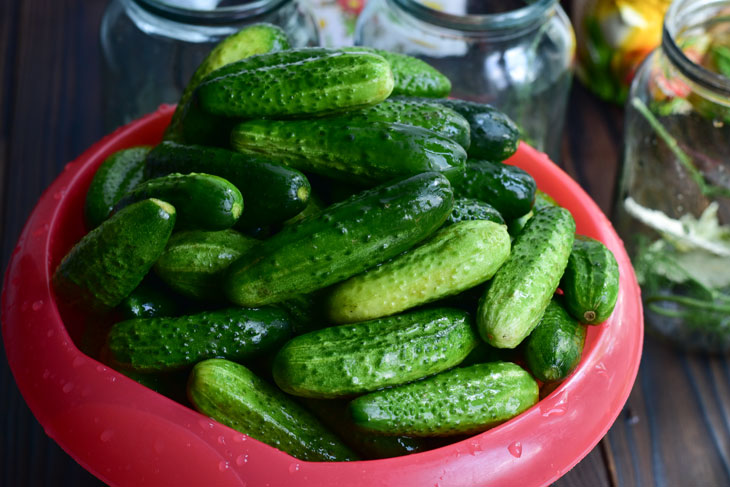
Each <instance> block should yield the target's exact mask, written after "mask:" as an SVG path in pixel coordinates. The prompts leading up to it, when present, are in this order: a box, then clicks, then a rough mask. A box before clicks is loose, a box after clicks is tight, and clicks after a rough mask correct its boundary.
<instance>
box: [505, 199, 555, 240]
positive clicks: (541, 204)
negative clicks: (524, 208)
mask: <svg viewBox="0 0 730 487" xmlns="http://www.w3.org/2000/svg"><path fill="white" fill-rule="evenodd" d="M546 206H560V205H559V204H558V203H557V202H556V201H555V200H554V199H553V198H552V197H551V196H550V195H549V194H546V193H543V192H542V191H540V190H539V189H538V190H537V191H535V203H534V204H533V206H532V210H530V211H529V212H528V213H526V214H524V215H522V216H521V217H519V218H517V219H516V220H512V221H510V222H509V223H508V224H507V229H508V230H509V234H510V235H511V236H512V238H514V237H516V236H517V235H519V233H520V232H521V231H522V229H523V228H525V225H527V221H528V220H529V219H530V218H532V215H534V214H535V213H534V212H535V211H537V210H539V209H540V208H545V207H546Z"/></svg>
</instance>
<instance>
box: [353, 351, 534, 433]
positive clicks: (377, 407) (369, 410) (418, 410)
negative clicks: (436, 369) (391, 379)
mask: <svg viewBox="0 0 730 487" xmlns="http://www.w3.org/2000/svg"><path fill="white" fill-rule="evenodd" d="M538 393H539V391H538V387H537V382H535V379H533V378H532V377H531V376H530V374H529V373H527V372H526V371H525V370H523V369H522V368H521V367H520V366H519V365H515V364H513V363H509V362H492V363H488V364H477V365H472V366H471V367H464V368H456V369H454V370H450V371H448V372H443V373H441V374H438V375H435V376H433V377H429V378H428V379H424V380H421V381H418V382H414V383H412V384H407V385H404V386H399V387H394V388H392V389H386V390H383V391H378V392H374V393H372V394H368V395H365V396H362V397H359V398H357V399H355V400H354V401H352V402H351V403H350V413H351V414H352V417H353V419H354V420H355V424H357V425H358V426H359V427H361V428H364V429H366V430H368V431H379V432H382V433H384V434H389V435H409V436H445V435H454V434H460V433H476V432H479V431H483V430H485V429H487V428H489V427H491V426H495V425H497V424H500V423H503V422H504V421H507V420H508V419H510V418H512V417H514V416H517V415H518V414H520V413H521V412H522V411H524V410H526V409H528V408H529V407H531V406H533V405H534V404H536V403H537V401H538Z"/></svg>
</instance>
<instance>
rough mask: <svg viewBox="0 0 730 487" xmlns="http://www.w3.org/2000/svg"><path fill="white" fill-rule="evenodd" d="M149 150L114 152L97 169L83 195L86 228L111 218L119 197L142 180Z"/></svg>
mask: <svg viewBox="0 0 730 487" xmlns="http://www.w3.org/2000/svg"><path fill="white" fill-rule="evenodd" d="M150 149H151V147H147V146H143V147H132V148H130V149H122V150H120V151H117V152H115V153H114V154H112V155H111V156H109V157H107V158H106V160H105V161H104V162H103V163H102V164H101V166H99V169H97V170H96V173H94V179H92V180H91V186H89V190H88V191H87V193H86V204H85V206H84V213H85V216H86V224H87V225H88V226H89V228H95V227H97V226H99V225H100V224H101V222H103V221H104V220H106V219H107V218H108V217H109V215H111V213H112V210H113V209H114V205H115V204H116V203H117V201H119V200H120V199H121V198H122V196H124V195H125V194H127V193H128V192H129V191H130V190H131V189H132V188H134V187H135V186H137V185H138V184H139V183H141V182H142V181H143V180H144V165H145V158H146V157H147V154H148V153H149V152H150Z"/></svg>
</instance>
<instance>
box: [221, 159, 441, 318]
mask: <svg viewBox="0 0 730 487" xmlns="http://www.w3.org/2000/svg"><path fill="white" fill-rule="evenodd" d="M452 206H453V195H452V193H451V185H450V184H449V181H448V180H447V179H446V178H445V177H444V176H442V175H441V174H438V173H423V174H418V175H416V176H413V177H411V178H408V179H405V180H400V181H396V182H391V183H388V184H385V185H383V186H380V187H377V188H374V189H372V190H368V191H364V192H362V193H360V194H358V195H357V196H354V197H353V198H350V199H348V200H346V201H343V202H341V203H337V204H334V205H332V206H330V207H329V208H327V209H325V210H324V211H322V212H320V213H318V214H317V215H314V216H312V217H310V219H307V220H304V221H302V222H300V223H299V224H296V225H292V226H289V227H286V228H284V229H283V230H282V231H281V232H279V233H277V234H276V235H274V236H273V237H271V238H270V239H268V240H267V241H266V242H265V243H264V244H262V245H259V246H258V247H256V248H254V249H253V250H252V251H251V252H249V253H247V254H246V255H245V256H243V257H242V258H240V259H238V260H237V261H236V262H234V263H233V264H232V265H231V267H230V268H229V270H228V277H227V282H226V294H227V295H228V298H229V299H230V300H231V301H233V302H234V303H236V304H239V305H241V306H260V305H262V304H269V303H275V302H278V301H283V300H285V299H287V298H289V297H291V296H294V295H296V294H307V293H310V292H312V291H316V290H317V289H321V288H324V287H327V286H329V285H332V284H334V283H336V282H339V281H342V280H344V279H347V278H348V277H351V276H353V275H355V274H358V273H360V272H362V271H364V270H365V269H367V268H369V267H372V266H374V265H376V264H378V263H380V262H383V261H385V260H387V259H389V258H391V257H394V256H396V255H398V254H400V253H401V252H403V251H404V250H406V249H408V248H410V247H412V246H413V245H415V244H416V243H418V242H420V241H421V240H423V239H424V238H426V237H427V236H429V235H430V234H431V233H433V232H434V231H435V230H436V229H437V228H438V227H439V226H441V224H443V222H444V220H446V217H447V216H448V214H449V213H450V212H451V208H452Z"/></svg>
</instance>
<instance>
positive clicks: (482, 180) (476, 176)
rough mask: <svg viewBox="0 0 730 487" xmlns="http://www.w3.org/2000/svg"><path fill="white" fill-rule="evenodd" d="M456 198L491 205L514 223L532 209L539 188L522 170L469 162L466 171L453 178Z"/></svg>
mask: <svg viewBox="0 0 730 487" xmlns="http://www.w3.org/2000/svg"><path fill="white" fill-rule="evenodd" d="M451 182H452V184H453V186H454V196H455V197H457V198H475V199H478V200H481V201H484V202H485V203H489V204H490V205H492V206H493V207H494V209H496V210H497V211H498V212H499V213H500V215H502V217H504V219H505V220H507V221H509V220H513V219H515V218H519V217H521V216H522V215H524V214H526V213H527V212H529V211H530V210H531V209H532V204H533V202H534V201H535V191H536V190H537V185H536V184H535V180H534V179H533V178H532V176H530V175H529V174H528V173H527V172H525V171H523V170H522V169H520V168H519V167H516V166H510V165H508V164H502V163H500V162H489V161H472V160H470V161H467V163H466V166H465V167H464V170H463V171H462V172H461V173H460V174H459V176H458V177H456V178H451Z"/></svg>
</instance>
